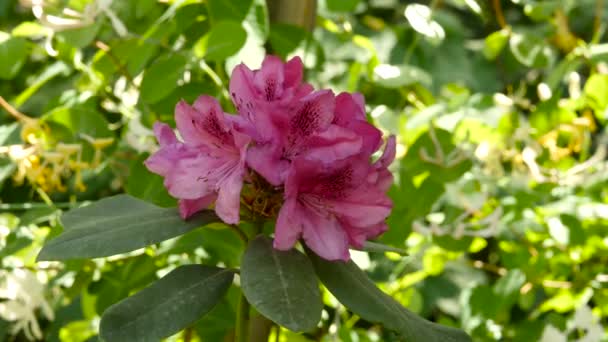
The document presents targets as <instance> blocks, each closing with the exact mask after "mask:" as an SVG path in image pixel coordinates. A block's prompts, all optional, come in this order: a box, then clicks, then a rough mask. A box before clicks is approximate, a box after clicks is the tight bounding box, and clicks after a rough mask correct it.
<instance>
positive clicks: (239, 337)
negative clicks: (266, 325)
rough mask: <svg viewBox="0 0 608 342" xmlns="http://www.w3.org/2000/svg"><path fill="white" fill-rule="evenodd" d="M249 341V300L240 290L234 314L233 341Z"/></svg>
mask: <svg viewBox="0 0 608 342" xmlns="http://www.w3.org/2000/svg"><path fill="white" fill-rule="evenodd" d="M247 341H249V302H248V301H247V298H245V295H244V294H243V292H242V291H241V296H240V298H239V311H238V312H237V316H236V331H235V342H247Z"/></svg>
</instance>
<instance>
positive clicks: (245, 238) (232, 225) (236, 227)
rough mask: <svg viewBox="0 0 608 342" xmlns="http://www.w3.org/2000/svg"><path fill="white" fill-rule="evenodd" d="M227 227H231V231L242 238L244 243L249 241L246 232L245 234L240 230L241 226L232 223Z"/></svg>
mask: <svg viewBox="0 0 608 342" xmlns="http://www.w3.org/2000/svg"><path fill="white" fill-rule="evenodd" d="M228 227H230V229H232V231H234V232H235V233H236V234H237V235H238V236H239V238H240V239H241V240H243V242H244V243H245V245H247V243H248V242H249V238H248V237H247V234H245V232H243V231H242V230H241V228H239V227H238V226H237V225H234V224H229V225H228Z"/></svg>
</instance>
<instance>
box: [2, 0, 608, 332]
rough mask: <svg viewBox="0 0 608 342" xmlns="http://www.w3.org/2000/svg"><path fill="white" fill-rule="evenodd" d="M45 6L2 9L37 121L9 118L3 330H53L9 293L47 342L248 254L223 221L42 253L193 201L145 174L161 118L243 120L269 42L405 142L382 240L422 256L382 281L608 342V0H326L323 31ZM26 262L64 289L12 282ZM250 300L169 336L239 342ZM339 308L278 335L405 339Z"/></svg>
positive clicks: (17, 103) (143, 6) (13, 58)
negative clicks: (94, 224) (100, 204)
mask: <svg viewBox="0 0 608 342" xmlns="http://www.w3.org/2000/svg"><path fill="white" fill-rule="evenodd" d="M28 3H29V4H28ZM271 3H275V4H276V3H278V2H276V1H275V2H271ZM44 4H45V6H44V7H41V8H38V9H37V8H36V7H35V6H34V8H32V4H31V2H27V1H22V2H19V1H17V0H1V1H0V96H2V97H3V98H4V99H5V100H6V101H7V102H8V103H9V104H10V106H12V107H13V108H15V109H16V110H17V111H18V112H20V113H24V114H26V115H27V116H26V117H24V116H23V115H22V114H19V113H14V111H13V113H12V115H9V114H10V113H9V111H11V109H10V108H9V105H5V106H3V108H4V109H0V142H2V147H1V150H0V187H1V188H0V198H1V202H2V203H0V209H1V210H2V213H1V214H0V256H1V257H2V259H1V261H0V341H21V340H28V339H33V338H34V337H35V336H30V334H29V333H28V330H30V331H31V330H32V328H28V329H26V330H25V331H24V330H16V329H15V328H16V327H17V325H18V324H17V323H16V322H23V319H19V320H17V321H14V320H13V319H12V318H11V317H9V315H8V314H7V312H9V311H10V310H11V308H13V312H16V311H14V308H15V307H14V306H13V307H8V304H7V303H13V304H11V305H17V307H19V308H26V309H24V310H26V311H25V312H29V311H27V310H33V311H32V312H33V314H34V315H35V318H34V319H35V320H36V321H37V322H38V324H39V325H40V330H41V331H40V334H39V336H42V338H39V339H44V340H46V341H86V340H96V336H95V335H96V334H97V329H98V323H99V322H98V317H99V315H100V314H101V313H102V312H104V310H106V308H108V306H109V305H111V304H113V303H115V302H117V301H119V300H121V299H123V298H125V297H127V296H129V295H130V294H133V293H134V292H136V291H137V290H139V289H141V288H143V287H145V286H146V285H148V284H149V283H151V282H152V281H153V280H154V279H157V278H159V276H161V275H164V274H166V273H168V271H169V270H171V269H172V268H174V267H175V266H177V265H181V264H188V263H192V262H204V263H205V264H208V265H212V264H217V265H224V266H236V265H237V264H238V263H239V258H240V253H241V251H242V249H243V246H242V242H241V241H240V240H239V239H238V237H236V236H235V235H233V233H232V232H231V231H230V230H228V229H225V227H224V226H222V225H219V224H215V225H213V226H212V227H208V228H206V229H199V230H194V231H192V232H190V233H188V234H186V235H184V236H182V237H179V238H177V239H173V240H170V241H167V242H164V243H161V244H157V245H155V246H153V247H149V248H146V249H142V250H139V251H136V252H134V253H130V254H126V255H119V256H116V257H112V258H109V259H95V260H92V261H85V260H76V261H68V262H66V263H65V264H60V263H49V262H47V263H35V256H36V255H37V253H38V251H39V250H40V248H41V245H42V244H43V242H44V241H45V240H47V239H49V238H51V237H53V236H56V235H57V234H58V233H59V232H60V231H61V230H62V227H61V222H60V220H59V217H60V216H61V212H62V210H64V209H68V208H71V207H75V206H78V205H81V204H83V203H84V202H87V201H93V200H97V199H100V198H102V197H106V196H109V195H112V194H116V193H122V192H126V193H129V194H131V195H133V196H136V197H139V198H142V199H145V200H147V201H150V202H153V203H155V204H157V205H160V206H165V207H170V206H173V205H175V201H174V200H173V199H172V198H170V197H169V196H168V195H167V193H166V192H165V190H164V189H163V187H162V179H161V178H160V177H157V176H156V175H153V174H151V173H149V172H148V171H147V170H146V169H145V167H143V165H142V161H143V160H144V159H145V158H146V156H147V155H148V154H149V153H150V152H152V151H154V148H155V143H154V139H153V137H152V135H151V131H150V127H151V124H152V123H153V122H154V121H156V120H161V121H164V122H168V123H170V124H173V122H172V120H173V108H174V106H175V103H176V102H177V101H178V100H179V99H182V98H183V99H185V100H187V101H189V102H191V101H193V100H194V99H195V98H196V97H197V96H198V95H200V94H202V93H205V94H210V95H213V96H216V97H218V98H219V99H221V102H222V104H223V105H224V106H225V108H228V109H229V111H234V108H232V107H231V104H230V101H229V96H228V94H227V89H226V88H227V80H228V76H229V74H230V71H231V70H232V68H233V67H234V66H235V65H236V64H238V63H240V62H241V61H244V62H245V63H247V64H249V65H250V66H257V65H259V63H260V62H261V60H262V59H263V57H264V55H265V53H266V52H271V53H275V54H278V55H281V56H282V57H289V56H294V55H298V56H300V57H302V58H303V60H304V62H305V65H306V68H307V75H306V77H307V79H308V80H309V81H310V82H311V83H313V84H315V85H316V86H319V87H330V88H332V89H333V90H334V91H336V92H338V91H359V92H362V93H363V94H364V95H365V97H366V100H367V109H368V113H369V119H370V120H371V121H373V122H374V123H375V124H376V125H378V126H379V127H381V128H382V129H383V130H385V131H386V132H387V133H388V132H390V133H393V134H396V135H397V136H398V143H399V149H398V160H397V161H396V162H395V163H394V165H393V171H394V174H395V177H396V182H395V185H394V187H393V188H392V189H391V196H392V198H393V199H394V202H395V209H394V212H393V214H392V215H391V217H390V219H389V223H390V230H389V231H388V232H387V233H386V234H385V235H384V236H383V237H382V238H381V239H380V240H381V241H382V242H384V243H386V244H389V245H392V246H395V247H398V248H402V249H405V250H407V252H408V253H409V255H408V256H405V257H404V256H400V255H398V254H395V253H370V254H369V256H368V255H367V254H357V255H356V256H355V260H356V261H357V262H358V263H359V265H360V266H361V267H362V268H364V269H365V270H366V272H367V273H368V275H369V276H371V277H372V279H373V280H374V281H375V282H376V283H377V284H378V285H379V286H380V287H381V288H382V289H383V290H385V291H386V292H387V293H389V294H390V295H392V296H393V297H394V298H396V299H397V300H398V301H399V302H401V303H402V304H403V305H405V306H406V307H407V308H409V309H410V310H412V311H414V312H416V313H418V314H420V315H422V316H424V317H426V318H428V319H430V320H433V321H437V322H440V323H442V324H446V325H451V326H456V327H460V328H462V329H464V330H465V331H467V332H468V333H469V334H470V335H471V336H472V337H473V339H474V340H475V341H495V340H504V341H537V340H541V339H543V340H544V341H561V340H563V341H566V340H568V341H570V340H572V341H576V340H580V341H605V340H608V339H607V338H606V333H605V331H606V330H605V328H603V327H608V267H607V266H606V264H607V263H608V237H607V236H608V234H607V232H608V227H607V223H608V182H607V180H608V166H607V164H608V163H607V161H606V152H607V151H606V148H607V146H606V145H607V143H608V140H607V139H608V138H607V136H606V129H605V127H606V122H607V121H608V114H607V113H608V64H607V62H608V44H604V43H603V41H604V40H605V38H604V37H605V36H606V34H605V30H606V27H607V26H606V23H608V21H607V20H606V19H608V18H607V16H608V9H607V6H605V4H604V1H602V0H579V1H575V0H548V1H533V0H511V1H507V0H503V1H498V0H493V1H481V0H443V1H440V0H433V1H432V2H430V3H426V2H419V3H414V2H410V1H397V0H321V1H319V2H318V8H317V17H316V27H315V28H314V30H313V31H312V32H308V31H306V30H304V29H303V28H301V27H298V26H294V25H291V24H290V23H288V22H285V20H286V18H273V19H274V20H272V21H271V20H270V19H269V9H268V7H267V4H266V2H265V1H264V0H244V1H239V0H206V1H205V0H168V1H158V0H140V1H135V0H129V1H118V0H116V1H101V0H97V1H88V0H46V1H44ZM66 8H69V9H70V11H66V10H65V9H66ZM37 11H38V12H37ZM34 13H37V17H36V16H34ZM20 272H29V273H31V274H35V275H36V276H37V277H38V280H39V281H40V282H41V284H43V286H42V287H41V288H40V289H39V291H38V292H40V293H42V294H43V296H44V297H43V298H46V299H41V298H40V299H36V300H35V299H31V298H30V299H23V298H22V297H19V298H20V299H15V298H16V297H15V296H16V295H15V293H11V292H10V291H8V290H6V289H7V286H8V285H7V284H8V283H9V280H8V279H9V278H10V275H11V274H13V275H14V274H21V273H20ZM28 286H30V287H32V286H34V285H32V284H30V285H28ZM3 289H4V290H3ZM30 290H31V291H34V290H32V289H31V288H30ZM232 290H234V289H232ZM232 290H231V291H232ZM20 291H26V289H25V287H24V288H22V289H21V290H20ZM231 291H229V293H228V296H227V297H226V299H225V300H224V301H223V302H222V303H220V305H218V306H216V307H215V308H214V309H213V311H212V312H211V314H210V315H208V316H206V317H205V318H203V319H202V320H200V321H199V322H197V323H196V324H195V325H194V326H193V327H192V328H191V329H189V330H188V331H185V332H184V333H180V334H178V335H176V336H174V337H172V338H171V339H170V340H173V341H178V340H185V339H191V340H196V339H200V340H203V341H221V340H224V339H229V338H230V336H231V334H232V330H233V328H234V316H235V310H236V293H232V292H231ZM26 292H27V291H26ZM34 292H35V291H34ZM34 292H32V293H34ZM14 297H15V298H14ZM42 302H48V304H49V306H50V307H51V308H52V311H53V312H54V314H53V315H49V314H48V313H46V312H45V311H44V310H42V309H41V304H40V303H42ZM324 302H325V312H324V315H323V318H322V322H321V324H320V325H319V327H318V329H317V330H316V331H314V332H313V333H310V334H304V335H296V334H294V333H291V332H289V331H288V330H285V329H282V330H281V331H280V336H279V340H281V341H308V340H312V341H315V340H321V341H332V340H340V341H391V340H396V335H394V334H393V333H392V332H390V331H388V330H386V329H383V328H382V327H380V326H377V325H373V324H370V323H369V322H366V321H364V320H362V319H360V318H359V317H357V316H355V315H352V314H351V313H349V312H348V311H347V310H346V309H344V307H342V306H340V305H338V304H337V301H336V300H335V299H334V298H333V297H331V296H330V295H329V294H328V293H327V292H325V293H324ZM14 303H17V304H14ZM51 316H53V319H52V320H51V319H50V318H51ZM9 321H10V322H9ZM602 326H603V327H602ZM34 335H36V334H35V333H34ZM276 335H277V330H275V329H273V330H272V333H271V338H275V337H276ZM585 338H587V339H585Z"/></svg>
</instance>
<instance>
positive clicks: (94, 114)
mask: <svg viewBox="0 0 608 342" xmlns="http://www.w3.org/2000/svg"><path fill="white" fill-rule="evenodd" d="M42 120H43V121H44V122H47V123H48V122H49V121H52V122H55V123H58V124H61V125H63V126H64V127H66V128H68V129H69V130H70V131H71V133H72V134H73V135H74V138H75V139H78V138H79V137H80V136H79V135H80V134H83V133H84V134H87V135H89V136H91V137H94V138H111V137H113V136H114V134H113V133H112V131H110V129H109V127H108V126H109V124H108V121H107V120H106V119H105V117H104V116H103V115H102V114H101V113H100V112H98V111H96V110H95V109H93V108H91V107H88V106H77V107H56V108H55V109H53V110H52V111H51V112H49V113H47V114H45V115H44V116H43V117H42ZM81 141H82V140H81Z"/></svg>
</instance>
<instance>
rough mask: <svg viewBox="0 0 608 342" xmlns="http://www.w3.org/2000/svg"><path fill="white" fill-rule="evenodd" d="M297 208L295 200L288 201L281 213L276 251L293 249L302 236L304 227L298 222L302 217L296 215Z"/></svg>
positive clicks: (275, 233) (277, 229)
mask: <svg viewBox="0 0 608 342" xmlns="http://www.w3.org/2000/svg"><path fill="white" fill-rule="evenodd" d="M296 206H297V202H296V200H295V199H293V198H291V199H287V200H286V201H285V203H283V206H282V207H281V210H280V211H279V217H278V218H277V224H276V228H275V231H274V243H273V246H274V248H276V249H280V250H283V251H286V250H289V249H291V248H293V246H294V245H295V244H296V241H298V239H299V238H300V236H301V235H302V225H301V224H300V222H298V221H297V219H298V218H299V217H300V216H299V215H298V214H296Z"/></svg>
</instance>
